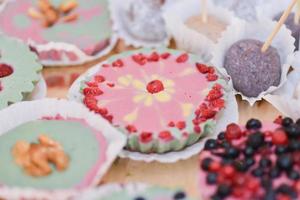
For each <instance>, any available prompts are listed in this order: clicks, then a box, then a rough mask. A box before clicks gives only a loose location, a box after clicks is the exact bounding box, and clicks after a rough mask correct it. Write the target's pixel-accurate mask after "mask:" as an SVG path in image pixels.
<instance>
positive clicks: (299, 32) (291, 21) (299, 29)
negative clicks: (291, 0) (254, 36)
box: [274, 13, 300, 50]
mask: <svg viewBox="0 0 300 200" xmlns="http://www.w3.org/2000/svg"><path fill="white" fill-rule="evenodd" d="M281 15H282V13H279V14H278V15H277V16H276V17H275V18H274V20H276V21H278V20H279V19H280V17H281ZM285 25H286V27H287V28H288V29H290V30H291V31H292V36H293V37H294V38H295V47H296V50H298V49H299V39H300V22H299V23H298V24H296V23H295V13H291V14H290V15H289V16H288V18H287V20H286V21H285Z"/></svg>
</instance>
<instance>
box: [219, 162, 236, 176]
mask: <svg viewBox="0 0 300 200" xmlns="http://www.w3.org/2000/svg"><path fill="white" fill-rule="evenodd" d="M221 173H222V174H223V175H224V176H225V177H227V178H232V177H233V176H234V174H235V170H234V167H232V166H230V165H226V166H224V167H223V169H221Z"/></svg>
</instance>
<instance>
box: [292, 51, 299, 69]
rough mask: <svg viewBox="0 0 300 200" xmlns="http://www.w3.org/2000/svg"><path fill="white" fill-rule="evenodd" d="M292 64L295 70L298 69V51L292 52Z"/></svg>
mask: <svg viewBox="0 0 300 200" xmlns="http://www.w3.org/2000/svg"><path fill="white" fill-rule="evenodd" d="M292 66H293V68H294V69H295V70H300V51H296V52H295V53H294V57H293V62H292Z"/></svg>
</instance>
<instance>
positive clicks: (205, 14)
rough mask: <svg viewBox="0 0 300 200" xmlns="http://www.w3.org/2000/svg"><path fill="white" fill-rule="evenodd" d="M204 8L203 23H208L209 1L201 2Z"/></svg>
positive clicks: (203, 0)
mask: <svg viewBox="0 0 300 200" xmlns="http://www.w3.org/2000/svg"><path fill="white" fill-rule="evenodd" d="M201 3H202V5H201V7H202V21H203V22H204V23H207V0H201Z"/></svg>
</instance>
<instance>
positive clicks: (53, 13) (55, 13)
mask: <svg viewBox="0 0 300 200" xmlns="http://www.w3.org/2000/svg"><path fill="white" fill-rule="evenodd" d="M77 7H78V3H77V1H76V0H64V1H63V2H62V3H61V4H60V5H59V6H58V7H55V6H54V5H53V4H51V3H50V1H49V0H38V3H37V8H33V7H31V8H29V9H28V15H29V16H30V17H32V18H33V19H38V20H40V21H41V24H42V26H44V27H51V26H53V25H54V24H56V23H58V22H59V21H60V19H62V20H61V21H62V22H64V23H68V22H72V21H75V20H77V19H78V17H79V16H78V14H76V13H72V11H73V10H74V9H75V8H77Z"/></svg>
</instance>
